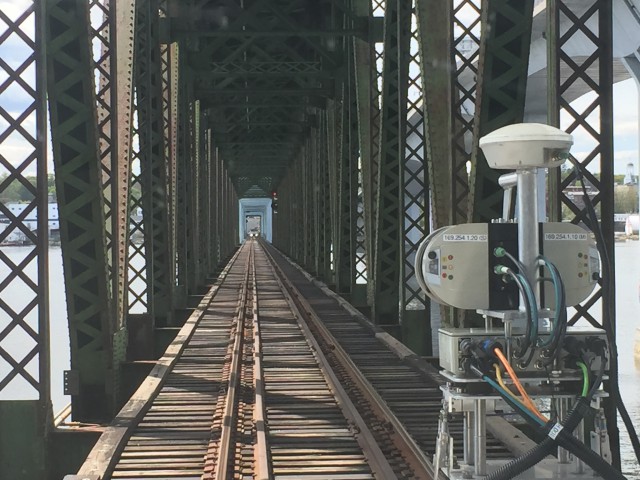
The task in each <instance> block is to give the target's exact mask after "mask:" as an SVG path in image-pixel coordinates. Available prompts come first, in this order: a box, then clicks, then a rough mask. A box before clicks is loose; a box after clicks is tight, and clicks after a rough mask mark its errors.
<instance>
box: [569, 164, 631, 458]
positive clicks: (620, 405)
mask: <svg viewBox="0 0 640 480" xmlns="http://www.w3.org/2000/svg"><path fill="white" fill-rule="evenodd" d="M569 161H570V162H571V163H572V164H573V166H574V168H575V170H576V180H579V181H580V184H581V186H582V195H583V198H584V202H585V206H586V207H587V213H588V215H589V217H590V219H589V221H590V222H591V224H592V229H593V233H594V234H595V236H596V246H597V248H598V252H599V253H600V257H601V258H602V266H603V269H602V270H603V273H604V274H605V275H606V277H604V278H603V282H602V288H603V289H604V290H605V292H604V295H605V298H608V299H609V300H610V302H609V304H608V305H607V307H608V308H607V309H608V311H605V312H604V315H603V319H602V328H603V329H604V331H605V334H606V335H607V340H608V342H609V353H610V355H609V356H610V358H609V371H610V373H611V377H612V379H613V381H611V382H609V383H610V385H611V391H610V392H609V393H610V394H611V401H612V402H613V404H614V405H615V406H616V408H617V409H618V412H619V413H620V416H621V417H622V421H623V422H624V425H625V427H626V429H627V433H628V434H629V439H630V440H631V445H632V446H633V451H634V453H635V455H636V459H637V460H638V462H639V463H640V440H639V439H638V434H637V433H636V429H635V427H634V426H633V422H632V420H631V417H630V416H629V412H628V411H627V407H626V406H625V404H624V402H623V401H622V395H621V394H620V386H619V385H618V347H617V346H616V339H615V332H614V327H613V324H612V321H613V317H614V316H615V314H614V312H615V311H614V309H613V298H612V297H613V296H612V295H611V293H612V292H611V279H612V278H613V265H612V264H611V258H610V257H609V253H608V252H607V249H606V248H605V241H604V233H603V232H602V227H601V226H600V222H598V216H597V215H596V211H595V208H594V206H593V202H592V201H591V197H589V195H588V193H587V187H586V185H585V182H584V176H583V173H584V172H583V169H584V167H583V166H582V165H580V163H578V161H577V160H576V159H575V158H573V157H571V156H569ZM611 428H616V426H615V425H612V426H611Z"/></svg>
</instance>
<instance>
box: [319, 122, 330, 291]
mask: <svg viewBox="0 0 640 480" xmlns="http://www.w3.org/2000/svg"><path fill="white" fill-rule="evenodd" d="M318 132H319V135H320V145H319V154H320V162H319V165H318V169H319V177H320V180H319V182H320V189H319V203H318V223H319V229H320V235H319V245H318V258H319V259H320V264H319V267H318V272H319V276H320V279H321V280H323V281H324V282H330V281H331V279H332V276H331V259H330V250H331V198H330V192H329V190H330V186H329V182H330V178H329V147H328V141H327V112H326V111H325V112H322V113H321V114H320V126H319V129H318Z"/></svg>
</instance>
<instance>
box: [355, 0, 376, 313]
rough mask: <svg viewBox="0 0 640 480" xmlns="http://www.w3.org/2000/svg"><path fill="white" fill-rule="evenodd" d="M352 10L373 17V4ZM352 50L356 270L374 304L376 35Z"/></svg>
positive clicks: (358, 2)
mask: <svg viewBox="0 0 640 480" xmlns="http://www.w3.org/2000/svg"><path fill="white" fill-rule="evenodd" d="M353 10H354V13H355V14H356V15H358V16H363V17H371V16H372V14H373V8H372V5H371V0H355V1H354V2H353ZM353 49H354V66H355V82H356V87H355V88H356V98H357V105H358V107H357V108H358V135H359V147H360V166H359V176H358V178H359V185H360V187H359V192H358V209H359V215H358V248H359V249H361V250H362V255H361V256H359V257H358V261H357V268H358V269H359V270H362V272H361V277H360V281H361V282H365V283H367V302H368V303H369V304H371V303H372V301H373V290H372V286H373V282H372V280H371V279H370V278H369V277H370V275H371V272H372V265H373V250H374V249H373V223H374V218H375V216H374V213H373V211H374V204H375V202H374V191H373V169H374V166H373V164H374V162H376V161H377V159H376V158H375V156H376V154H377V148H378V146H377V143H378V138H377V135H376V133H377V132H376V131H377V127H376V126H375V125H374V119H376V118H379V116H380V111H379V110H380V108H379V105H378V102H377V100H378V97H379V91H378V84H377V70H376V51H375V45H374V39H373V35H372V34H370V35H369V38H368V39H366V40H363V39H360V38H358V37H354V39H353ZM360 224H362V227H361V226H360ZM360 238H362V239H363V241H362V242H360V240H359V239H360ZM360 243H362V246H360ZM356 255H358V253H356Z"/></svg>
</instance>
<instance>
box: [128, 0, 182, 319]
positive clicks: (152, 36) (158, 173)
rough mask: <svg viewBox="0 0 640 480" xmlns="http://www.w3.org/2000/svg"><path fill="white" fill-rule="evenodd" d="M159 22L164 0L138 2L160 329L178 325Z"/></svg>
mask: <svg viewBox="0 0 640 480" xmlns="http://www.w3.org/2000/svg"><path fill="white" fill-rule="evenodd" d="M158 19H159V9H158V0H149V1H145V2H138V5H137V6H136V32H137V34H136V62H135V66H134V75H135V83H136V94H137V100H138V102H137V107H138V134H139V142H140V175H141V179H142V185H141V186H142V197H143V202H142V204H143V205H142V207H143V215H144V218H143V219H144V223H145V226H144V230H145V256H146V264H147V282H148V289H147V294H148V311H149V313H150V314H151V316H152V318H153V320H154V322H155V324H156V325H157V326H166V325H171V324H172V319H171V317H172V315H171V310H172V308H173V302H172V294H173V272H172V271H171V265H172V262H171V257H170V252H171V246H170V245H171V231H170V225H169V218H170V217H169V208H168V198H169V197H168V195H167V186H168V182H167V163H166V160H167V158H166V156H165V153H166V151H165V143H164V140H165V128H164V121H163V120H164V113H163V96H164V95H163V89H162V78H163V76H162V59H161V55H160V40H159V35H158Z"/></svg>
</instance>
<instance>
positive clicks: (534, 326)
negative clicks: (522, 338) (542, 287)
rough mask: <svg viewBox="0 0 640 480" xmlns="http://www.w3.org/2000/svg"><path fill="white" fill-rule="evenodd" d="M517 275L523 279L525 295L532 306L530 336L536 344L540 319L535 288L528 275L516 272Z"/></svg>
mask: <svg viewBox="0 0 640 480" xmlns="http://www.w3.org/2000/svg"><path fill="white" fill-rule="evenodd" d="M516 276H517V277H518V278H519V279H520V280H521V282H522V287H523V288H522V289H523V290H524V293H525V295H526V296H527V298H528V299H529V305H530V306H531V307H530V309H531V311H530V315H531V335H530V337H529V338H530V340H531V343H532V344H533V345H535V344H536V340H537V339H538V323H539V321H540V320H539V317H538V307H537V303H536V296H535V294H534V293H533V289H532V288H531V284H530V283H529V280H528V279H527V277H525V276H524V275H523V274H521V273H516Z"/></svg>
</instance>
